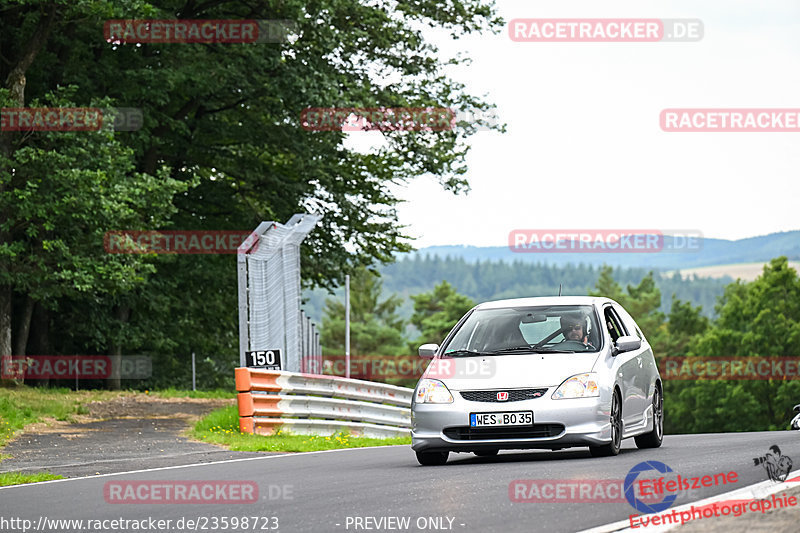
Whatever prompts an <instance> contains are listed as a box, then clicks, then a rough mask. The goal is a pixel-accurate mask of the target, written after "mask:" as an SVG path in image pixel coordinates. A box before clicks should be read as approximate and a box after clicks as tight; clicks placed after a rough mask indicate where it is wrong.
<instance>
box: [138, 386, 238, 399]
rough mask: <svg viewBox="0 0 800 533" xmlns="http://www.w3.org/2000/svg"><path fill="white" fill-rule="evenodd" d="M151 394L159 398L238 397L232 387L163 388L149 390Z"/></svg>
mask: <svg viewBox="0 0 800 533" xmlns="http://www.w3.org/2000/svg"><path fill="white" fill-rule="evenodd" d="M148 393H149V395H150V396H156V397H158V398H223V399H233V398H236V391H234V390H231V389H212V390H182V389H173V388H169V389H161V390H151V391H148Z"/></svg>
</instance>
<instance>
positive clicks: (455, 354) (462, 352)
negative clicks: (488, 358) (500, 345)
mask: <svg viewBox="0 0 800 533" xmlns="http://www.w3.org/2000/svg"><path fill="white" fill-rule="evenodd" d="M492 353H493V352H476V351H474V350H453V351H452V352H445V353H444V355H445V356H448V357H476V356H481V355H492Z"/></svg>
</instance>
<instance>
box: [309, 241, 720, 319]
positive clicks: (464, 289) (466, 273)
mask: <svg viewBox="0 0 800 533" xmlns="http://www.w3.org/2000/svg"><path fill="white" fill-rule="evenodd" d="M601 270H602V267H594V266H591V265H586V264H578V265H571V264H570V265H563V266H560V265H551V264H544V263H529V262H523V261H514V262H505V261H477V262H470V261H467V260H465V259H463V258H457V257H444V258H442V257H438V256H432V255H421V254H414V255H412V256H407V257H403V258H401V259H399V260H398V261H397V262H395V263H392V264H389V265H386V266H385V267H382V268H380V269H378V272H380V274H381V280H382V282H383V288H384V292H385V293H386V294H387V295H388V294H397V295H398V296H400V297H401V298H402V303H401V304H400V306H399V307H398V314H399V316H401V317H403V318H405V319H408V318H410V317H411V314H412V313H413V309H412V305H411V300H410V297H411V295H414V294H419V293H422V292H427V291H430V290H432V289H433V287H434V286H435V285H437V284H438V283H440V282H442V281H443V280H447V282H448V283H449V284H451V285H452V286H453V287H455V288H456V290H458V292H460V293H462V294H464V295H466V296H468V297H470V298H472V299H473V300H475V301H476V302H483V301H488V300H498V299H502V298H521V297H525V296H548V295H555V294H558V288H559V285H561V286H562V294H564V295H577V294H586V293H587V291H588V290H589V289H590V288H591V287H593V286H594V284H595V282H596V281H597V278H598V276H599V275H600V272H601ZM648 272H649V270H647V269H644V268H618V269H614V278H615V279H616V280H618V281H619V282H620V283H622V284H623V285H626V284H629V283H634V284H635V283H639V281H640V280H641V279H642V278H643V277H644V276H646V275H647V273H648ZM653 279H654V281H655V284H656V286H657V287H658V288H659V290H660V291H661V305H660V306H659V310H660V311H662V312H664V313H668V312H669V310H670V307H671V305H672V295H673V294H674V295H675V296H676V297H677V298H678V299H679V300H683V301H686V302H691V303H692V304H693V305H695V306H700V307H702V308H703V314H704V315H705V316H707V317H709V318H711V317H713V316H714V305H715V304H716V303H717V299H718V298H719V297H720V296H722V294H723V292H724V290H725V286H726V285H727V284H728V283H730V282H732V281H733V280H732V279H730V278H722V279H711V278H698V277H696V276H693V277H691V278H689V279H683V278H682V277H681V276H680V275H679V274H678V273H677V272H676V273H674V274H672V275H664V274H660V273H654V275H653ZM335 294H336V295H337V297H339V298H340V299H341V298H342V296H341V295H342V291H341V290H339V291H337V292H336V293H335ZM327 297H328V293H327V292H326V291H324V290H317V291H307V292H306V294H305V299H306V303H305V305H304V308H305V310H306V312H307V313H308V314H309V315H310V316H311V317H312V318H314V320H316V321H318V322H319V321H320V320H321V318H322V309H323V306H324V302H325V299H326V298H327Z"/></svg>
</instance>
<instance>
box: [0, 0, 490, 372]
mask: <svg viewBox="0 0 800 533" xmlns="http://www.w3.org/2000/svg"><path fill="white" fill-rule="evenodd" d="M132 18H133V19H135V18H139V19H175V18H182V19H284V20H291V21H295V22H296V23H297V29H296V31H295V32H294V33H293V35H292V36H291V38H290V39H289V40H288V41H286V42H283V43H272V44H253V45H230V44H221V43H216V44H159V43H146V44H141V45H139V44H133V43H128V44H126V43H112V42H106V41H105V40H103V38H102V35H103V25H104V22H105V21H106V20H108V19H132ZM0 19H2V28H3V31H2V32H0V50H2V51H3V53H2V56H3V61H0V82H2V83H4V84H5V85H4V89H3V90H4V91H5V92H3V93H2V94H1V95H0V96H2V102H0V104H2V105H3V106H4V107H25V106H32V105H36V104H37V103H38V104H46V105H66V104H67V103H69V105H75V106H89V105H94V104H97V103H99V102H101V101H102V102H103V103H104V105H116V106H120V107H137V108H140V109H141V110H142V112H143V115H144V126H143V127H142V128H141V130H140V131H135V132H116V133H114V134H113V140H112V139H108V140H100V135H99V134H98V135H84V136H83V137H81V136H80V135H78V134H74V135H69V134H39V133H36V134H33V135H29V134H27V133H25V134H22V133H18V132H0V206H2V207H3V209H0V353H11V352H12V346H11V345H12V340H16V341H17V343H20V342H21V343H22V344H25V342H23V341H24V340H25V339H23V337H24V335H22V333H23V332H24V331H25V328H24V327H21V326H20V327H18V328H17V330H18V331H19V332H15V333H14V335H12V325H13V324H24V323H26V322H28V321H29V318H28V317H30V316H33V317H36V316H40V315H42V314H41V313H37V312H33V311H30V309H32V307H31V306H30V304H29V303H28V301H29V299H31V298H32V299H35V300H36V301H37V302H40V303H39V304H37V305H35V306H33V307H35V308H36V309H38V308H39V307H42V306H44V305H45V302H46V305H47V306H48V307H49V308H51V309H56V308H57V310H58V312H57V313H55V312H53V313H51V314H50V315H47V316H45V315H46V314H45V315H42V316H44V318H43V319H42V321H41V322H42V323H41V324H38V323H36V324H34V327H33V329H34V330H36V335H37V337H38V336H41V337H42V340H41V342H39V344H40V345H48V346H50V347H51V349H52V350H54V351H55V352H56V353H58V352H59V351H65V350H75V352H73V353H114V352H117V351H125V352H126V353H142V352H148V353H150V352H155V351H159V350H162V349H163V350H167V352H163V351H162V352H161V353H162V355H164V356H165V357H171V356H178V354H182V355H181V356H182V357H185V356H186V355H187V354H188V353H190V352H191V351H192V350H193V349H195V348H196V347H197V346H201V349H202V350H219V351H220V352H224V353H226V354H227V357H228V358H229V360H230V363H231V366H232V364H233V361H234V360H235V353H236V338H235V323H236V289H235V279H236V274H235V262H234V261H233V258H232V257H231V256H228V257H214V258H206V257H202V258H198V257H196V256H190V257H180V258H173V257H132V256H124V257H114V258H110V257H108V254H105V253H104V252H103V251H102V246H100V244H99V243H102V241H98V240H97V238H98V236H99V235H102V233H103V232H104V231H108V230H120V229H123V230H124V229H184V230H191V229H209V230H249V229H252V228H254V227H255V226H256V225H257V224H258V223H259V222H261V221H263V220H276V221H281V222H283V221H286V220H288V219H289V217H290V216H291V215H292V214H294V213H295V212H298V211H313V212H316V213H320V214H323V215H324V218H323V219H322V222H321V223H320V225H319V227H318V230H317V231H315V232H313V233H312V234H311V235H310V236H309V238H308V239H307V240H306V241H305V242H304V243H303V257H304V261H303V262H302V269H303V279H304V282H305V283H306V284H307V285H311V286H323V287H328V288H330V287H334V286H337V285H341V282H342V281H343V276H344V275H345V274H346V273H348V272H353V271H354V270H355V269H356V268H357V267H359V266H362V265H372V264H375V263H386V262H390V261H391V260H392V259H393V255H392V254H393V253H395V252H398V251H407V250H409V249H410V245H409V243H408V239H407V238H406V236H405V234H404V230H403V228H402V227H401V226H400V225H399V224H398V223H397V213H396V210H395V208H396V204H397V203H398V199H397V197H396V196H395V195H394V193H393V192H392V190H391V187H392V186H393V185H395V184H397V183H398V182H399V183H402V182H407V181H409V180H412V179H414V178H416V177H418V176H420V175H423V174H424V175H433V176H435V177H436V178H437V179H438V180H439V181H440V183H441V185H442V186H443V187H444V188H445V189H447V190H449V191H452V192H454V193H458V192H461V191H464V190H466V189H467V188H468V185H467V182H466V180H465V178H464V176H465V172H466V163H465V161H466V154H467V151H468V142H467V140H468V137H469V136H470V135H471V134H472V133H474V132H475V131H476V130H477V128H479V127H482V126H489V127H494V126H491V125H488V124H487V123H486V121H478V122H472V123H467V122H466V121H462V122H460V123H459V124H458V125H457V127H455V128H454V129H453V130H451V131H445V132H424V131H423V132H391V131H390V132H383V133H382V134H381V135H382V140H383V141H384V142H383V145H382V147H381V148H376V149H375V150H372V151H370V152H366V153H364V152H361V151H358V150H355V149H351V148H349V147H346V146H345V140H346V137H347V134H346V133H344V132H341V131H322V132H320V131H308V130H307V129H305V128H304V125H305V124H303V123H301V116H302V111H303V110H304V109H306V108H308V107H367V108H375V107H429V106H431V107H452V108H457V109H467V110H475V111H484V110H487V109H489V108H490V106H489V105H488V104H486V103H485V102H484V101H482V100H481V99H479V98H476V97H475V96H473V95H471V94H470V93H468V92H467V91H466V90H465V87H464V86H463V85H462V84H459V83H456V82H454V81H452V80H451V79H449V78H447V77H446V76H444V75H442V74H441V71H442V68H443V67H444V65H445V64H450V63H452V64H459V63H463V62H465V61H467V60H468V59H467V58H455V59H453V60H452V61H451V60H450V59H449V58H445V57H443V56H442V55H441V54H440V53H439V51H438V50H437V48H436V47H435V46H434V45H432V44H431V43H429V42H427V41H426V40H425V38H424V36H423V33H422V28H423V27H424V26H432V27H436V28H444V29H446V30H448V31H450V32H451V33H452V34H453V36H454V37H456V38H457V37H459V36H462V35H466V34H469V33H472V32H496V31H498V30H499V29H500V28H502V26H503V21H502V20H500V19H499V18H497V17H496V16H495V13H494V6H493V5H492V4H491V3H490V2H482V1H480V0H478V1H472V0H456V1H454V2H449V3H447V4H446V5H443V4H441V3H440V2H436V1H433V0H424V1H422V2H413V3H402V2H401V3H399V4H397V3H384V2H379V3H377V4H375V3H372V4H365V3H363V2H360V1H358V0H344V1H339V0H337V1H335V2H334V1H332V0H312V1H311V2H308V1H306V0H288V1H281V2H275V1H266V2H255V3H253V2H244V1H234V0H230V1H222V2H194V1H173V0H158V1H152V2H146V1H145V2H142V1H138V0H120V1H116V2H111V1H108V0H62V1H53V2H30V1H24V0H19V1H14V0H12V1H6V2H2V3H0ZM387 79H396V80H400V81H398V82H396V83H391V84H387V83H385V80H387ZM57 91H68V94H67V96H68V97H69V98H67V97H64V96H63V95H62V94H59V95H58V97H59V98H61V100H60V101H57V98H55V97H52V98H51V97H50V95H52V94H55V93H56V92H57ZM56 136H57V137H58V141H52V140H51V139H53V138H55V137H56ZM54 142H58V143H61V145H60V146H59V147H54V146H53V143H54ZM48 143H50V144H49V145H48ZM103 143H108V144H107V145H104V144H103ZM26 149H31V150H32V151H30V152H28V153H26V152H25V150H26ZM36 150H39V152H36ZM51 152H52V153H51ZM62 152H63V153H66V154H71V155H69V157H63V158H61V159H58V157H57V155H58V154H59V153H62ZM110 152H114V153H113V154H111V153H110ZM34 156H35V157H36V158H39V160H38V161H37V160H35V159H31V157H34ZM25 158H28V159H25ZM47 158H49V159H47ZM46 159H47V160H48V165H55V166H48V167H47V168H46V169H45V166H44V165H43V163H44V162H45V160H46ZM24 165H28V167H29V168H31V169H33V168H34V167H36V165H38V167H36V168H38V171H39V172H50V170H52V169H53V168H59V169H64V170H63V172H61V173H60V174H64V173H66V172H67V171H66V170H65V169H69V170H70V171H74V172H75V173H76V175H77V174H78V173H84V174H85V175H82V176H83V178H82V179H84V181H85V183H84V184H83V185H82V186H81V187H79V188H78V189H77V190H75V191H74V193H71V192H70V191H69V189H70V187H71V186H72V183H71V182H69V181H67V182H65V183H64V184H63V187H62V185H58V186H57V187H61V188H63V189H64V190H66V191H67V194H66V195H65V197H64V199H65V203H66V204H68V208H69V210H72V211H71V212H72V214H71V215H69V216H67V214H68V213H67V212H66V211H65V209H66V207H67V206H61V207H59V205H58V202H59V201H61V200H59V199H58V198H56V197H55V196H54V195H49V196H48V195H44V194H41V189H37V188H36V187H35V183H36V182H35V181H33V182H32V181H31V178H30V176H31V172H32V171H31V172H28V171H26V170H25V168H26V167H25V166H24ZM106 167H108V168H106ZM103 172H105V173H113V174H114V176H113V177H112V178H100V177H94V174H92V173H95V174H98V175H99V174H100V173H103ZM54 174H56V173H54ZM123 176H124V177H125V179H127V180H128V181H127V182H125V181H124V180H123V179H122V177H123ZM40 177H42V178H45V176H44V175H43V174H42V175H41V176H40ZM56 178H57V179H59V180H61V179H63V176H62V175H58V176H53V179H56ZM92 179H94V180H95V182H96V183H95V184H94V185H92V187H91V188H93V195H89V194H84V193H85V192H86V191H88V190H89V189H90V182H91V180H92ZM103 180H106V181H105V182H103ZM95 185H96V186H95ZM57 187H54V188H57ZM25 195H27V196H28V202H27V203H26V206H28V205H30V204H34V203H35V205H36V209H37V210H38V211H40V212H41V213H39V212H32V211H30V210H27V209H26V210H23V209H22V208H21V207H20V208H19V209H12V210H10V211H7V210H6V206H12V207H13V206H14V203H15V202H19V201H20V198H21V197H24V196H25ZM143 195H144V196H143ZM120 205H124V206H125V209H123V212H122V215H124V216H122V215H119V216H117V215H116V214H115V213H114V207H115V206H120ZM171 206H174V207H175V208H176V211H175V212H174V213H171V214H169V216H168V217H165V216H163V215H164V214H165V213H168V212H169V211H170V209H171ZM129 211H133V213H129ZM42 213H43V214H42ZM51 214H53V216H52V217H50V215H51ZM62 215H63V216H62ZM129 215H130V216H129ZM58 216H61V218H58V220H57V222H58V225H57V226H53V223H54V222H51V220H49V219H53V220H54V221H55V219H56V218H57V217H58ZM93 217H96V220H92V218H93ZM73 218H74V220H73ZM84 226H87V227H89V231H88V234H86V235H85V236H84V237H82V238H83V239H90V240H91V242H92V246H88V245H85V246H77V245H75V244H74V242H73V241H76V240H79V238H78V237H77V235H75V236H72V237H70V236H69V235H68V232H69V231H71V229H70V228H72V230H74V229H75V228H76V227H78V228H80V229H81V230H84V229H85V228H84ZM45 232H48V236H47V238H43V237H42V235H43V233H45ZM75 233H76V234H77V231H76V232H75ZM40 238H41V239H42V242H49V241H51V240H52V241H54V242H55V243H56V248H49V249H46V250H44V249H42V250H39V252H41V253H38V252H37V254H38V255H37V254H34V255H33V256H31V257H32V259H31V260H30V261H29V258H28V255H27V254H28V252H29V251H30V250H29V249H32V248H31V247H30V246H29V244H28V241H36V240H37V239H40ZM70 238H73V241H71V240H70ZM48 246H50V245H49V244H48ZM59 247H61V248H59ZM65 247H66V248H68V249H69V255H70V256H69V257H66V254H67V252H65V251H64V250H65V249H66V248H65ZM59 254H60V255H59ZM37 262H40V263H44V264H53V265H56V266H58V268H60V267H61V265H62V264H63V265H66V266H67V268H66V274H65V275H63V276H61V277H60V278H59V277H57V276H54V275H52V274H53V273H55V271H56V266H54V267H53V269H52V271H49V270H46V269H43V268H41V266H40V265H39V266H37ZM125 268H127V270H124V269H125ZM148 273H149V274H150V275H149V276H148V275H147V274H148ZM154 274H157V275H154ZM155 302H158V305H157V304H156V303H155ZM69 319H72V320H69ZM34 322H36V321H35V320H34ZM76 322H77V323H76ZM231 325H233V326H234V328H230V326H231ZM64 327H66V331H65V330H63V329H62V328H64ZM56 328H58V330H59V331H61V332H64V334H63V335H59V336H57V337H48V335H47V332H48V331H52V330H55V329H56ZM229 328H230V329H229ZM221 331H223V332H224V334H222V335H220V332H221ZM17 343H15V344H17ZM165 363H166V361H165ZM173 366H174V365H173ZM169 368H172V367H169Z"/></svg>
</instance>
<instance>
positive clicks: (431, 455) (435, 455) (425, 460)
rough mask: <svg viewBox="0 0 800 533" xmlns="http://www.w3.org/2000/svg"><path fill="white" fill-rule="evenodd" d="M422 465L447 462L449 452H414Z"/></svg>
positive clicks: (436, 464) (437, 464) (438, 464)
mask: <svg viewBox="0 0 800 533" xmlns="http://www.w3.org/2000/svg"><path fill="white" fill-rule="evenodd" d="M416 453H417V461H419V464H421V465H422V466H441V465H443V464H445V463H446V462H447V456H449V455H450V452H416Z"/></svg>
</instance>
